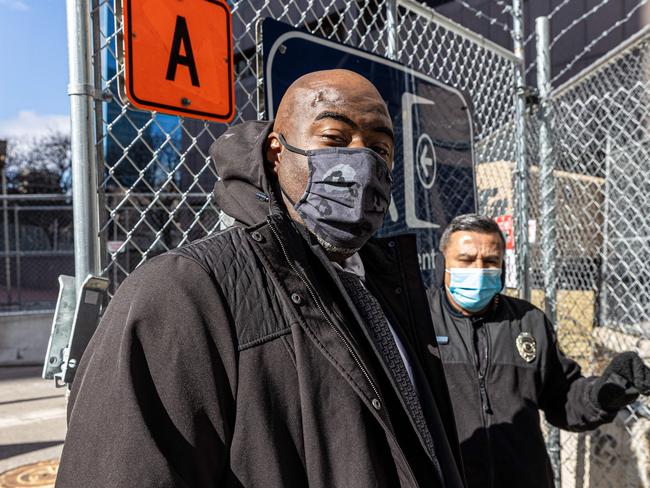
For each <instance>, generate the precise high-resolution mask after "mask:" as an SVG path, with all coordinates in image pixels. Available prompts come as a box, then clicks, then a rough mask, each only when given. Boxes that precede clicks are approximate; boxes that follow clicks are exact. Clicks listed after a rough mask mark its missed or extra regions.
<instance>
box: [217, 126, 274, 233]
mask: <svg viewBox="0 0 650 488" xmlns="http://www.w3.org/2000/svg"><path fill="white" fill-rule="evenodd" d="M272 129H273V121H250V122H244V123H243V124H239V125H236V126H233V127H230V128H229V129H228V130H227V131H226V132H225V133H223V134H222V135H221V136H220V137H219V138H218V139H217V140H216V141H215V142H214V143H213V144H212V146H210V157H211V158H212V161H213V162H214V164H215V166H216V169H217V174H218V175H219V178H220V180H219V181H218V182H217V183H216V185H215V187H214V194H215V197H216V202H217V205H218V207H219V208H220V209H221V210H223V211H224V212H225V213H226V214H228V215H229V216H231V217H233V218H235V219H236V220H238V221H240V222H242V223H243V224H245V225H254V224H256V223H259V222H262V221H263V220H264V219H265V218H266V216H267V215H269V214H270V213H271V212H272V210H273V207H274V206H275V198H274V197H273V186H274V183H273V182H272V180H270V179H269V177H268V175H267V173H266V164H265V157H264V148H265V143H266V138H267V136H268V134H269V133H270V132H271V131H272Z"/></svg>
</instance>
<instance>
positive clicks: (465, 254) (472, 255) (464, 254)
mask: <svg viewBox="0 0 650 488" xmlns="http://www.w3.org/2000/svg"><path fill="white" fill-rule="evenodd" d="M477 255H478V253H468V252H461V253H458V255H457V256H456V258H476V256H477Z"/></svg>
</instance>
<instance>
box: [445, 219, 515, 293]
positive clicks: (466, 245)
mask: <svg viewBox="0 0 650 488" xmlns="http://www.w3.org/2000/svg"><path fill="white" fill-rule="evenodd" d="M503 252H504V249H503V241H502V239H501V236H499V235H498V234H495V233H482V232H469V231H458V232H454V233H453V234H451V236H449V242H448V243H447V248H446V249H445V251H444V256H445V266H446V267H447V268H492V269H501V266H502V265H503ZM450 280H451V275H450V274H449V273H445V285H446V286H447V287H449V283H450Z"/></svg>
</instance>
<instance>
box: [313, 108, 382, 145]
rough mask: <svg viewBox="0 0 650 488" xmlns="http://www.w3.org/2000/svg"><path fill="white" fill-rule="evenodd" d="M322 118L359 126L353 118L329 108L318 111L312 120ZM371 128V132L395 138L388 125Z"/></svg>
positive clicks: (356, 127) (353, 126)
mask: <svg viewBox="0 0 650 488" xmlns="http://www.w3.org/2000/svg"><path fill="white" fill-rule="evenodd" d="M323 119H334V120H338V121H340V122H343V123H344V124H347V125H349V126H350V127H352V128H353V129H358V128H359V126H358V125H357V123H356V122H355V121H354V120H352V119H351V118H350V117H348V116H346V115H343V114H341V113H338V112H331V111H329V110H326V111H324V112H321V113H319V114H318V115H317V116H316V118H315V119H314V120H315V121H316V120H323ZM371 130H372V131H373V132H379V133H381V134H386V135H387V136H388V137H390V138H391V140H393V141H394V140H395V134H394V133H393V130H392V129H391V128H390V127H387V126H383V125H382V126H379V127H373V128H372V129H371Z"/></svg>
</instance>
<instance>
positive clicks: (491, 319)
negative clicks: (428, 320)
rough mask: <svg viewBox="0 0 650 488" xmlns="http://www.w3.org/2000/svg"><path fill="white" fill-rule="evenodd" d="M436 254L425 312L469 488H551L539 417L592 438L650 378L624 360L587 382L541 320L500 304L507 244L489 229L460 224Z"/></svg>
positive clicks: (523, 306) (487, 222) (646, 389)
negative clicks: (435, 280)
mask: <svg viewBox="0 0 650 488" xmlns="http://www.w3.org/2000/svg"><path fill="white" fill-rule="evenodd" d="M440 251H441V253H442V256H443V257H444V263H443V262H442V260H441V261H440V265H441V266H440V267H441V268H442V269H441V271H443V270H444V279H443V280H442V281H443V282H442V283H441V286H440V288H438V289H437V290H436V289H432V290H429V292H430V303H431V309H432V316H433V322H434V328H435V331H436V335H437V338H438V344H439V347H440V349H439V351H440V357H441V359H442V362H443V364H444V367H445V376H446V378H447V384H448V386H449V391H450V394H451V399H452V404H453V408H454V414H455V417H456V425H457V429H458V435H459V440H460V444H461V451H462V457H463V463H464V468H465V476H466V480H467V484H468V486H469V487H470V488H503V487H526V488H552V487H553V473H552V470H551V465H550V462H549V458H548V455H547V453H546V447H545V444H544V439H543V435H542V431H541V428H540V418H539V411H540V410H541V411H543V412H544V415H545V417H546V420H548V421H549V422H550V423H551V424H552V425H555V426H557V427H559V428H562V429H567V430H571V431H584V430H589V429H593V428H595V427H597V426H599V425H601V424H603V423H606V422H610V421H611V420H613V418H614V417H615V415H616V413H617V411H618V410H619V409H620V408H622V407H623V406H624V405H627V404H629V403H631V402H633V401H634V400H635V399H636V398H637V397H638V395H639V394H640V393H641V394H648V393H650V369H648V368H647V367H646V366H645V365H644V364H643V362H642V360H641V359H640V358H639V356H638V355H637V354H636V353H632V352H626V353H622V354H619V355H618V356H616V357H614V359H613V360H612V362H611V363H610V365H609V366H608V367H607V368H606V369H605V372H604V373H603V375H602V376H599V377H584V376H583V375H582V374H581V371H580V366H578V364H577V363H575V362H574V361H572V360H570V359H569V358H567V357H566V356H565V355H564V354H563V353H562V352H561V351H560V349H559V347H558V344H557V340H556V336H555V334H554V332H553V327H552V326H551V324H550V323H549V321H548V320H547V318H546V317H545V315H544V314H543V312H542V311H540V310H539V309H537V308H536V307H534V306H533V305H531V304H530V303H528V302H525V301H522V300H519V299H516V298H512V297H508V296H506V295H502V294H500V292H501V290H502V288H503V285H504V265H503V263H504V252H505V241H504V238H503V235H502V233H501V231H500V229H499V227H498V225H497V224H496V223H495V222H494V221H493V220H492V219H490V218H488V217H483V216H481V215H475V214H469V215H461V216H458V217H456V218H455V219H453V220H452V222H451V223H450V224H449V226H448V227H447V228H446V229H445V231H444V232H443V234H442V237H441V240H440ZM440 274H442V273H440Z"/></svg>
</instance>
